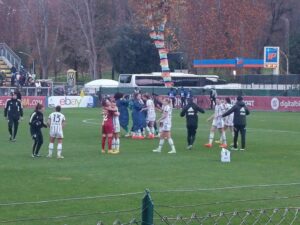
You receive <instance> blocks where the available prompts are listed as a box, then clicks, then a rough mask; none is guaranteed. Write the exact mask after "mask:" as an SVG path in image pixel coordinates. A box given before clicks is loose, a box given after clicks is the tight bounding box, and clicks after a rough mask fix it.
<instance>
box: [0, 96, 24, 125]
mask: <svg viewBox="0 0 300 225" xmlns="http://www.w3.org/2000/svg"><path fill="white" fill-rule="evenodd" d="M4 116H5V117H8V119H17V120H18V119H20V116H21V117H23V107H22V103H21V101H20V100H19V99H13V98H12V99H10V100H8V101H7V102H6V106H5V109H4Z"/></svg>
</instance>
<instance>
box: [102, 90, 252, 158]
mask: <svg viewBox="0 0 300 225" xmlns="http://www.w3.org/2000/svg"><path fill="white" fill-rule="evenodd" d="M239 98H240V99H239ZM237 100H238V102H237V103H239V104H236V105H235V106H233V105H232V104H231V100H230V98H226V99H225V101H224V100H222V99H217V100H216V105H215V107H214V114H213V115H212V116H211V117H209V118H208V121H212V126H211V129H210V133H209V141H208V143H207V144H205V145H204V146H205V147H208V148H211V147H212V145H213V140H214V136H215V132H216V131H217V130H218V131H219V132H220V140H217V141H216V143H219V146H220V147H221V148H226V147H227V140H226V131H229V132H230V134H231V136H232V138H233V140H234V143H233V144H232V145H231V147H232V149H233V150H237V137H238V133H239V132H240V133H241V136H242V148H241V150H244V149H245V134H246V129H245V126H246V123H245V122H246V120H245V116H246V115H248V114H249V110H248V109H247V107H246V106H245V104H244V103H243V102H242V97H238V99H237ZM172 105H173V104H172V99H171V98H168V97H166V98H164V99H163V100H162V102H160V101H159V100H158V99H157V97H156V96H154V95H153V96H151V95H149V94H147V93H145V94H143V95H142V94H141V93H139V92H137V93H134V94H133V97H132V98H131V99H129V98H128V96H124V95H123V94H121V93H117V94H115V96H114V97H113V98H110V97H106V98H104V99H103V101H102V106H103V110H102V114H103V121H102V153H106V150H105V145H106V141H107V143H108V150H107V153H110V154H118V153H119V151H120V128H121V127H122V128H123V129H124V130H125V131H126V135H125V136H127V137H129V136H130V137H132V138H133V139H144V138H146V137H148V138H149V139H152V138H154V137H155V136H156V133H158V135H157V137H159V146H158V147H157V148H156V149H154V150H153V152H161V150H162V146H163V144H164V142H165V140H167V141H168V143H169V145H170V147H171V150H170V151H169V152H168V153H170V154H173V153H176V149H175V146H174V142H173V139H172V137H171V127H172V109H173V107H172ZM128 108H130V109H131V111H132V128H131V133H130V132H128V131H129V130H128V124H129V123H128V122H129V112H128ZM156 110H159V111H160V112H162V113H161V117H160V118H159V119H158V120H156ZM198 112H200V113H204V112H205V111H204V110H203V109H202V108H201V107H199V106H198V105H197V104H195V103H194V102H193V98H192V97H191V98H188V99H187V104H185V105H184V107H183V108H182V111H181V113H180V115H181V116H182V117H184V116H185V117H186V124H187V143H188V145H187V149H189V150H191V149H192V147H193V143H194V141H195V138H196V132H197V128H198V115H197V114H198ZM235 120H236V121H238V123H240V122H241V124H235V122H234V121H235ZM236 125H241V126H240V127H239V128H238V127H236Z"/></svg>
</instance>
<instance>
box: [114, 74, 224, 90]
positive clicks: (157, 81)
mask: <svg viewBox="0 0 300 225" xmlns="http://www.w3.org/2000/svg"><path fill="white" fill-rule="evenodd" d="M171 77H172V82H173V83H174V87H204V86H206V85H215V84H220V83H222V84H224V83H225V82H224V81H220V80H219V76H218V75H195V74H188V73H171ZM153 86H155V87H159V86H161V87H163V86H164V82H163V78H162V77H161V73H148V74H147V73H145V74H120V76H119V87H153Z"/></svg>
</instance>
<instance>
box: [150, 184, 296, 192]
mask: <svg viewBox="0 0 300 225" xmlns="http://www.w3.org/2000/svg"><path fill="white" fill-rule="evenodd" d="M296 185H300V183H286V184H253V185H241V186H228V187H216V188H196V189H173V190H165V191H155V190H154V191H150V193H168V192H199V191H220V190H237V189H245V188H267V187H280V186H296Z"/></svg>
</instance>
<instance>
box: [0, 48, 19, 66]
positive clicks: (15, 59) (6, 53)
mask: <svg viewBox="0 0 300 225" xmlns="http://www.w3.org/2000/svg"><path fill="white" fill-rule="evenodd" d="M0 57H3V58H4V59H6V60H7V61H8V62H9V63H11V64H12V65H14V66H15V67H16V68H17V69H20V66H21V58H20V57H19V56H18V55H17V54H16V53H15V52H14V51H13V50H12V49H11V48H10V47H9V46H8V45H7V44H5V43H0Z"/></svg>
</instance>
